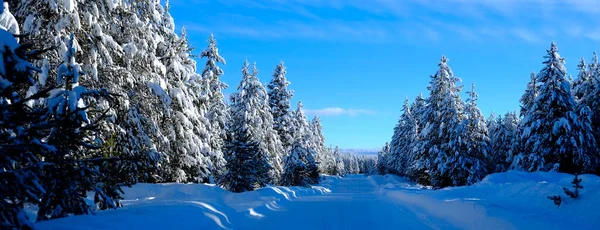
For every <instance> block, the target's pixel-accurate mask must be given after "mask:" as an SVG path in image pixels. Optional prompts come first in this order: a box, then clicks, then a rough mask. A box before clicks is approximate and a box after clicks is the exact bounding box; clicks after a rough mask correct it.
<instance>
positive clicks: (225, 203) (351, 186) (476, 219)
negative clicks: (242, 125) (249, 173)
mask: <svg viewBox="0 0 600 230" xmlns="http://www.w3.org/2000/svg"><path fill="white" fill-rule="evenodd" d="M581 178H582V179H583V181H582V183H581V184H582V185H583V186H584V189H583V190H581V195H580V197H579V198H578V199H576V200H573V199H571V198H569V197H566V196H564V193H563V189H562V188H563V187H568V188H570V186H571V184H570V182H571V180H572V179H573V176H571V175H568V174H562V173H547V172H546V173H542V172H536V173H526V172H518V171H509V172H506V173H497V174H492V175H490V176H488V177H486V178H485V179H484V180H483V181H482V182H480V183H478V184H475V185H473V186H468V187H455V188H446V189H441V190H429V189H424V188H423V187H422V186H420V185H415V184H414V183H410V182H408V181H406V180H405V179H404V178H400V177H397V176H392V175H387V176H365V175H348V176H346V177H332V176H326V177H325V180H323V181H322V183H321V184H320V185H319V186H313V187H312V188H300V187H291V188H286V187H266V188H262V189H259V190H257V191H253V192H245V193H239V194H235V193H231V192H228V191H225V190H223V189H221V188H219V187H218V186H214V185H202V184H138V185H135V186H133V187H132V188H126V189H125V192H126V195H125V199H126V200H125V201H124V202H123V203H124V206H125V207H123V208H120V209H117V210H108V211H98V212H96V215H89V216H71V217H67V218H62V219H56V220H51V221H46V222H41V223H37V227H38V228H39V229H286V230H292V229H370V230H374V229H544V230H549V229H597V227H598V225H599V224H600V218H599V217H600V215H599V214H598V211H597V210H596V208H597V207H600V177H598V176H593V175H583V176H581ZM550 195H561V196H562V198H563V204H562V205H561V206H560V207H558V208H557V207H556V206H555V205H554V204H553V203H552V201H550V200H549V199H547V198H546V197H547V196H550Z"/></svg>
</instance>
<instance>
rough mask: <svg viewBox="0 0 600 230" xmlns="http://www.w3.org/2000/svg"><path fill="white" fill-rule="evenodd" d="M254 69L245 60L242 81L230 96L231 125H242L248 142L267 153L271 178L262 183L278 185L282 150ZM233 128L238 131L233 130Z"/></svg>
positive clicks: (262, 88) (265, 93)
mask: <svg viewBox="0 0 600 230" xmlns="http://www.w3.org/2000/svg"><path fill="white" fill-rule="evenodd" d="M257 74H258V73H257V70H256V67H254V69H253V71H252V72H250V64H249V63H248V61H246V62H245V63H244V65H243V67H242V76H243V77H242V81H241V82H240V85H239V86H238V92H236V93H235V94H233V95H232V108H231V109H232V111H231V112H232V113H231V118H232V124H234V125H236V124H244V125H246V128H247V129H248V132H249V133H250V134H249V135H250V137H249V138H251V140H252V141H253V142H255V143H257V144H258V145H259V147H260V149H261V152H264V153H266V154H267V157H268V159H267V160H268V161H269V163H270V164H271V166H272V167H271V168H270V170H271V171H270V175H269V177H267V178H263V179H265V180H266V181H265V183H277V181H278V179H279V177H280V176H281V172H282V165H281V164H282V163H281V158H279V156H281V155H282V152H283V148H282V146H281V142H280V141H279V135H277V132H276V131H275V130H274V129H273V117H272V116H271V112H270V110H269V104H268V101H267V100H268V96H267V92H266V90H265V88H264V87H263V85H262V84H261V83H260V81H259V80H258V77H257ZM233 128H234V129H239V128H237V127H233Z"/></svg>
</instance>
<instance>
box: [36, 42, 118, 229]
mask: <svg viewBox="0 0 600 230" xmlns="http://www.w3.org/2000/svg"><path fill="white" fill-rule="evenodd" d="M74 44H76V41H75V39H74V35H73V34H71V37H70V39H69V43H68V45H67V51H66V53H65V55H64V56H63V58H64V59H63V60H64V61H63V63H62V64H61V65H60V66H59V68H58V74H57V78H56V83H57V85H58V87H57V88H54V89H53V90H52V91H50V92H49V97H48V98H47V99H46V100H45V102H46V109H47V113H46V114H45V117H46V118H48V119H50V120H49V122H50V123H51V124H52V128H51V130H50V132H49V134H48V137H46V143H47V144H48V145H51V146H53V147H54V148H55V150H54V151H53V154H52V155H48V156H44V161H45V163H46V165H47V166H45V167H44V169H43V170H42V173H41V175H43V176H42V181H43V183H42V184H41V185H42V187H43V188H44V189H45V190H46V192H45V193H44V194H43V196H42V197H41V200H40V203H39V210H38V217H37V218H38V220H46V219H52V218H60V217H65V216H67V215H69V214H75V215H81V214H90V213H91V209H90V207H89V206H88V204H87V203H86V202H85V198H86V192H87V191H94V192H96V196H97V197H99V200H101V202H102V204H103V205H107V206H110V207H111V208H117V207H118V206H119V204H118V199H119V198H121V197H120V194H118V193H115V191H116V190H119V189H120V188H119V185H112V186H111V187H110V188H107V187H105V183H103V181H104V179H105V175H104V173H103V170H102V169H101V168H100V167H101V166H104V165H105V164H104V163H107V162H109V161H117V160H118V158H107V157H106V156H105V155H104V153H102V152H101V150H102V148H101V146H102V139H101V138H100V135H99V129H100V128H99V127H100V125H102V122H103V120H104V119H105V118H106V116H105V115H104V112H102V113H99V112H97V111H93V110H89V109H88V107H89V105H87V103H86V101H87V102H94V100H90V99H91V98H100V97H104V98H110V97H112V96H111V94H110V93H109V92H108V91H107V90H106V89H100V90H90V89H87V88H86V87H84V86H82V85H80V84H79V82H80V79H81V77H82V76H83V75H84V74H85V73H84V72H83V71H82V70H81V65H80V64H78V63H76V62H75V53H76V51H77V49H76V48H75V47H74ZM107 191H110V193H107Z"/></svg>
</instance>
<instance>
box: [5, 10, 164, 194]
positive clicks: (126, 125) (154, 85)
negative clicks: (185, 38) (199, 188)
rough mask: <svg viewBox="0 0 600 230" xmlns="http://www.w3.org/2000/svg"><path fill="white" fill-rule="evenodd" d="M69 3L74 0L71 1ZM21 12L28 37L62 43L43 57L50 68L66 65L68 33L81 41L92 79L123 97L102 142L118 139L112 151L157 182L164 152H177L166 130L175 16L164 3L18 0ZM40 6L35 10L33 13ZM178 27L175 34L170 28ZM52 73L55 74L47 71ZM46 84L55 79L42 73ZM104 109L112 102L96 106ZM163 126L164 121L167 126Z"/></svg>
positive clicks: (85, 66) (19, 17)
mask: <svg viewBox="0 0 600 230" xmlns="http://www.w3.org/2000/svg"><path fill="white" fill-rule="evenodd" d="M65 3H69V4H67V5H65ZM15 9H16V11H15V17H16V18H17V20H18V21H19V22H21V23H22V24H23V33H24V34H25V35H26V37H27V38H28V39H31V40H40V41H52V42H50V43H48V44H46V45H45V46H46V47H59V49H55V50H54V49H52V50H49V51H48V52H46V53H44V54H43V57H44V58H45V60H41V61H38V62H36V64H37V65H39V66H43V69H46V70H47V71H48V72H50V74H56V71H55V70H53V69H52V68H49V67H50V66H57V65H59V64H60V63H59V60H60V56H61V55H62V54H63V53H64V52H65V51H66V44H67V41H68V36H69V35H70V34H71V33H74V34H75V35H76V36H78V37H84V38H86V39H80V40H79V41H78V42H77V44H76V45H75V46H76V47H77V48H79V50H81V51H82V52H81V53H80V54H78V57H77V58H78V60H79V61H80V62H81V64H82V65H81V67H82V70H83V71H85V72H86V73H88V74H87V75H86V76H84V77H85V78H89V80H88V81H86V83H87V84H88V85H90V86H91V87H95V88H99V87H104V88H106V89H108V90H109V91H110V92H113V93H115V94H119V95H121V96H120V97H117V102H116V103H115V106H114V107H111V108H110V110H109V112H108V115H110V116H112V119H114V121H115V122H114V123H113V124H109V125H108V127H106V128H105V129H102V130H101V136H102V138H103V139H113V140H114V142H116V143H119V144H116V145H115V147H114V149H113V154H117V155H119V156H121V157H126V158H136V159H140V160H142V163H141V164H136V165H129V166H128V167H129V168H130V169H134V170H136V171H137V172H138V173H136V175H137V176H136V177H137V178H135V179H136V180H143V181H151V182H152V181H158V180H161V179H160V178H159V177H158V172H157V166H158V162H159V161H161V160H166V161H167V162H163V164H162V165H165V164H168V159H165V158H164V156H165V155H167V156H169V155H172V154H173V153H172V152H171V150H172V148H171V144H172V141H174V140H170V139H169V138H168V137H166V135H165V134H164V133H163V131H164V130H162V128H161V124H162V122H163V121H164V120H165V118H168V114H171V113H170V112H169V105H170V103H171V97H170V96H169V95H168V91H169V90H168V89H169V88H171V87H170V86H169V82H168V81H167V80H166V78H165V75H166V74H167V73H166V72H167V68H166V63H163V62H162V60H165V59H162V60H161V59H160V58H161V57H162V56H163V55H164V51H165V49H164V48H165V47H167V46H166V45H165V44H166V42H165V41H169V40H170V39H169V37H170V36H171V35H172V34H171V35H169V33H172V28H173V25H172V20H170V19H169V17H168V14H167V13H166V12H165V10H164V8H163V7H162V6H161V5H160V2H157V1H150V2H149V1H137V0H136V1H110V2H106V3H105V2H94V1H92V2H90V1H81V0H76V1H35V0H25V1H19V2H18V4H17V5H16V7H15ZM31 9H35V10H31ZM170 30H171V32H169V31H170ZM46 75H48V74H46ZM39 79H40V81H39V83H37V84H38V85H39V86H44V85H46V84H53V83H54V79H53V78H45V77H43V75H42V76H40V78H39ZM95 104H96V105H97V106H99V108H97V109H105V108H104V107H106V106H105V104H106V103H105V102H102V101H100V102H98V103H95ZM162 127H164V126H162Z"/></svg>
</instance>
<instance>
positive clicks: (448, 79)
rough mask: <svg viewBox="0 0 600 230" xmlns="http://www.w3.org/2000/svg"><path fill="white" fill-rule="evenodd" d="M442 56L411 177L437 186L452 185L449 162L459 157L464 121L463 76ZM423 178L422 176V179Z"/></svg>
mask: <svg viewBox="0 0 600 230" xmlns="http://www.w3.org/2000/svg"><path fill="white" fill-rule="evenodd" d="M447 61H448V59H447V58H446V57H445V56H442V59H441V61H440V63H439V65H438V66H439V70H438V71H437V73H436V74H435V75H433V76H431V82H430V85H429V86H428V89H429V91H430V94H429V97H428V98H427V99H426V102H427V108H426V110H425V111H423V114H422V117H421V119H422V120H421V122H425V123H424V126H423V128H422V130H421V132H420V133H419V139H420V141H419V142H418V144H417V146H415V148H416V151H417V152H416V156H415V158H416V161H415V163H414V164H413V166H412V168H411V171H413V172H415V174H413V175H411V177H412V178H413V179H415V180H421V182H422V183H428V184H431V185H433V186H434V187H444V186H449V185H452V184H453V181H452V178H451V177H450V170H451V169H450V168H448V167H446V164H447V162H449V161H452V160H453V158H455V156H460V154H461V152H460V151H461V149H460V146H459V144H458V142H459V135H458V134H459V132H458V129H459V128H460V124H461V122H462V120H464V118H465V115H464V111H463V110H464V102H463V101H462V100H461V99H460V91H461V87H460V86H457V83H458V82H460V79H459V78H457V77H455V76H454V75H453V73H452V70H451V69H450V67H449V66H448V64H447ZM419 178H420V179H419Z"/></svg>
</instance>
